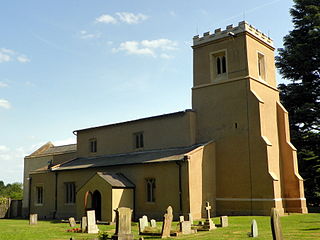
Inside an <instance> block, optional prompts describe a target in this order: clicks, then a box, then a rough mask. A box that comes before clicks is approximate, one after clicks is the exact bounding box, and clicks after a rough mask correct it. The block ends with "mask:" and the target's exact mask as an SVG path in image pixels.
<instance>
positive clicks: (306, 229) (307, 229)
mask: <svg viewBox="0 0 320 240" xmlns="http://www.w3.org/2000/svg"><path fill="white" fill-rule="evenodd" d="M301 230H302V231H316V230H320V228H304V229H301Z"/></svg>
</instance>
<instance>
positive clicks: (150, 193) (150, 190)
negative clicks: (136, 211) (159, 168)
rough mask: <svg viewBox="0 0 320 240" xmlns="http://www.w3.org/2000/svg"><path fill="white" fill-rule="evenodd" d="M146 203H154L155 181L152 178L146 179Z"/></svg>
mask: <svg viewBox="0 0 320 240" xmlns="http://www.w3.org/2000/svg"><path fill="white" fill-rule="evenodd" d="M146 185H147V186H146V187H147V202H155V188H156V180H155V179H154V178H148V179H146Z"/></svg>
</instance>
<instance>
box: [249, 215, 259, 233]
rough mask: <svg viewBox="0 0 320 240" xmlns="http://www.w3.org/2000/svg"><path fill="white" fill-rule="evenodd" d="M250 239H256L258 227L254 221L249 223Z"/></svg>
mask: <svg viewBox="0 0 320 240" xmlns="http://www.w3.org/2000/svg"><path fill="white" fill-rule="evenodd" d="M250 236H251V237H258V225H257V221H256V220H255V219H253V220H252V222H251V235H250Z"/></svg>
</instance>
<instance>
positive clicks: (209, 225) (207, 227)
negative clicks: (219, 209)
mask: <svg viewBox="0 0 320 240" xmlns="http://www.w3.org/2000/svg"><path fill="white" fill-rule="evenodd" d="M205 209H206V213H207V219H206V221H205V223H204V225H203V226H204V229H205V230H209V231H210V230H212V229H215V228H216V226H215V225H214V223H213V222H212V220H211V217H210V210H211V206H210V203H209V202H206V207H205Z"/></svg>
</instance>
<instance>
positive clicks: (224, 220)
mask: <svg viewBox="0 0 320 240" xmlns="http://www.w3.org/2000/svg"><path fill="white" fill-rule="evenodd" d="M220 225H221V227H228V226H229V222H228V216H221V217H220Z"/></svg>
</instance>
